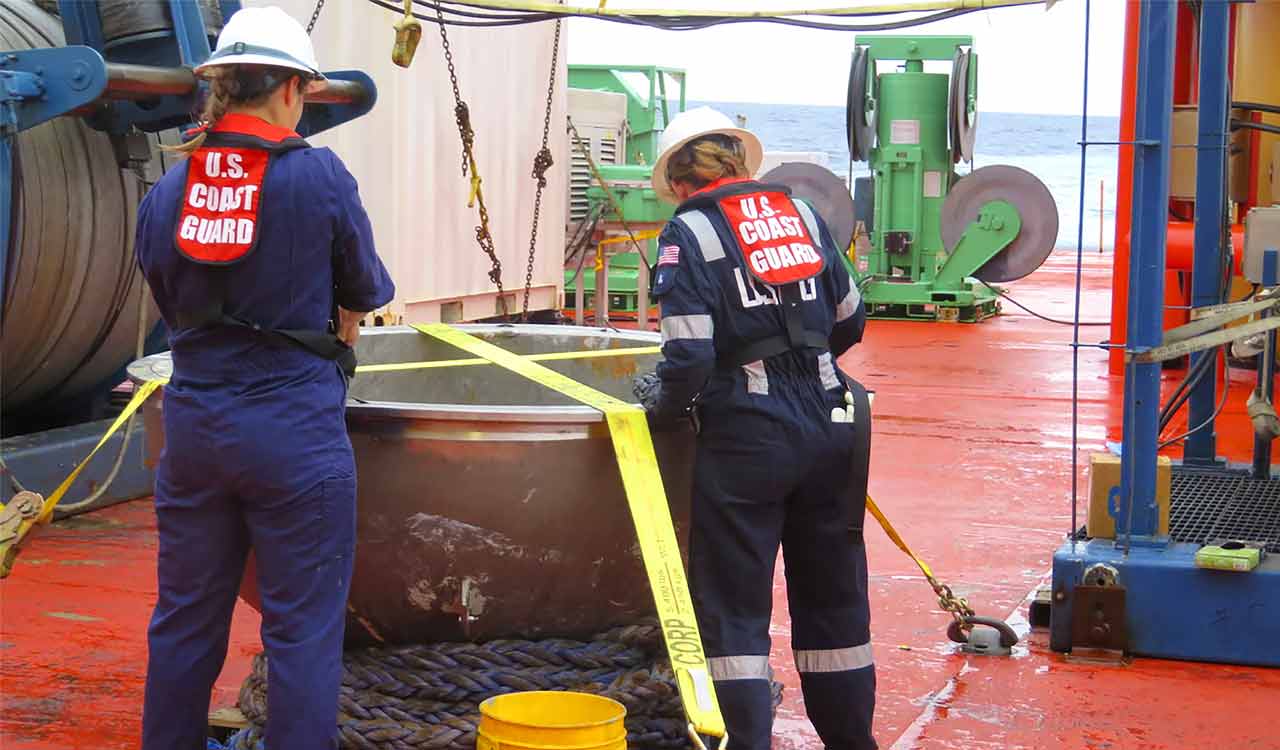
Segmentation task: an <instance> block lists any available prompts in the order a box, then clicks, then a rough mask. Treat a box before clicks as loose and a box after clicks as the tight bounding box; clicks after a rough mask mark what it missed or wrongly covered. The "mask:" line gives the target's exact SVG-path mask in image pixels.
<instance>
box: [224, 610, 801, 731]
mask: <svg viewBox="0 0 1280 750" xmlns="http://www.w3.org/2000/svg"><path fill="white" fill-rule="evenodd" d="M267 669H268V665H267V659H266V657H265V656H264V655H262V654H259V655H258V656H257V657H255V658H254V661H253V672H252V674H250V675H249V677H248V679H246V680H245V682H244V685H243V686H242V687H241V689H240V699H239V706H240V711H241V712H242V713H243V714H244V716H245V718H246V719H248V720H249V722H250V726H249V728H248V729H245V730H243V731H241V732H239V733H238V734H236V735H235V736H234V737H233V738H232V739H231V740H230V741H229V742H228V743H227V745H226V747H227V748H228V750H260V748H261V747H262V737H263V728H264V727H265V725H266V720H267ZM773 689H774V705H777V703H778V702H779V701H780V700H781V694H782V686H781V685H779V684H777V683H774V685H773ZM525 690H577V691H580V692H587V693H596V694H599V695H603V696H606V697H608V698H612V699H614V700H616V701H618V702H619V703H621V704H622V705H624V706H626V709H627V717H626V728H627V747H628V748H629V749H630V750H677V748H686V747H689V744H690V743H689V738H688V735H687V733H686V732H687V729H686V727H687V721H686V719H685V718H684V709H683V707H682V706H681V704H680V695H679V692H678V689H677V687H676V683H675V677H674V675H673V674H672V672H671V667H670V665H669V663H668V662H667V660H666V656H665V653H663V647H662V631H661V630H660V629H659V628H658V626H657V625H656V624H642V625H630V626H625V627H620V628H615V629H613V630H610V631H608V632H606V633H603V634H601V635H599V636H597V637H596V638H594V639H593V640H591V641H586V642H584V641H573V640H566V639H550V640H542V641H520V640H498V641H489V642H487V643H434V644H425V645H413V646H397V647H378V648H368V649H360V650H353V651H348V652H347V653H346V655H345V657H344V659H343V675H342V690H341V693H340V694H339V697H338V733H339V738H340V739H339V746H340V747H342V748H351V749H354V750H472V749H473V748H474V747H475V744H476V728H477V726H478V725H479V722H480V710H479V705H480V702H481V701H483V700H485V699H486V698H490V697H492V696H495V695H501V694H503V693H511V692H517V691H525Z"/></svg>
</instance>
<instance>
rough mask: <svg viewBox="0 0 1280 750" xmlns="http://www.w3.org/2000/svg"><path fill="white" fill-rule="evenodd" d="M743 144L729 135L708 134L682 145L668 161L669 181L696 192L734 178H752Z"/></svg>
mask: <svg viewBox="0 0 1280 750" xmlns="http://www.w3.org/2000/svg"><path fill="white" fill-rule="evenodd" d="M750 176H751V175H750V173H749V171H748V170H747V154H746V149H745V148H744V147H743V145H742V141H740V140H738V139H737V138H734V137H733V136H728V135H719V134H717V135H708V136H703V137H702V138H697V139H695V140H692V141H690V142H688V143H686V144H685V145H683V146H681V147H680V149H679V150H678V151H676V152H675V153H674V154H672V155H671V158H670V159H669V160H668V161H667V182H668V183H673V184H674V183H676V182H683V183H687V184H689V185H692V186H693V188H694V189H695V190H698V189H701V188H704V187H706V186H707V185H710V184H711V183H713V182H715V181H716V180H723V179H726V178H732V177H750Z"/></svg>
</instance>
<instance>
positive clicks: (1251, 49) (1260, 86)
mask: <svg viewBox="0 0 1280 750" xmlns="http://www.w3.org/2000/svg"><path fill="white" fill-rule="evenodd" d="M1236 13H1238V14H1239V15H1237V16H1236V59H1235V87H1234V90H1233V91H1232V92H1231V97H1232V98H1233V99H1235V100H1236V101H1248V102H1261V103H1263V104H1280V75H1277V74H1276V71H1277V70H1280V44H1277V40H1280V2H1275V0H1265V1H1264V2H1260V3H1253V4H1241V5H1237V6H1236ZM1262 121H1263V122H1265V123H1267V124H1270V125H1280V115H1263V118H1262ZM1260 135H1261V139H1260V144H1261V148H1260V150H1259V152H1258V153H1259V156H1258V159H1259V164H1258V203H1259V204H1260V205H1264V206H1265V205H1267V204H1269V203H1272V202H1274V201H1276V200H1280V195H1275V194H1273V191H1272V188H1271V155H1272V149H1273V148H1274V145H1275V144H1276V143H1280V138H1277V136H1275V135H1272V134H1270V133H1261V134H1260Z"/></svg>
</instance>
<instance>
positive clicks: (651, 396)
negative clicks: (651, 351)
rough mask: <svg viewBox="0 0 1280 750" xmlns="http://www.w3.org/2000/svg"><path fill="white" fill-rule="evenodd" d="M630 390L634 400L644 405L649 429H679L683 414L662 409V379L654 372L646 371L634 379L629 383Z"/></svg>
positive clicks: (657, 430) (665, 430) (659, 430)
mask: <svg viewBox="0 0 1280 750" xmlns="http://www.w3.org/2000/svg"><path fill="white" fill-rule="evenodd" d="M631 392H632V393H633V394H634V395H635V397H636V401H638V402H640V406H642V407H644V413H645V416H647V417H648V418H649V429H650V430H653V431H655V432H667V431H671V430H676V429H679V428H680V426H681V423H682V422H684V416H687V415H674V414H671V413H669V412H667V411H664V410H662V409H661V408H660V407H661V403H662V380H661V379H660V378H659V377H658V374H657V373H656V372H647V373H645V374H643V375H641V376H639V377H637V378H636V379H635V381H634V382H632V384H631Z"/></svg>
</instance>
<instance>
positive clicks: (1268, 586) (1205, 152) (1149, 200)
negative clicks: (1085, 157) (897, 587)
mask: <svg viewBox="0 0 1280 750" xmlns="http://www.w3.org/2000/svg"><path fill="white" fill-rule="evenodd" d="M1138 8H1139V12H1140V13H1141V14H1142V15H1141V22H1140V25H1139V35H1140V40H1139V49H1140V50H1141V55H1140V59H1139V61H1138V80H1137V92H1138V93H1137V96H1138V101H1137V105H1138V106H1137V117H1136V122H1135V125H1136V128H1135V140H1134V145H1135V146H1136V147H1137V148H1136V149H1135V164H1134V193H1133V201H1132V205H1131V207H1130V208H1131V210H1132V213H1133V225H1132V226H1133V229H1132V232H1133V242H1132V251H1131V255H1130V265H1129V288H1130V297H1129V306H1128V316H1129V317H1128V324H1129V326H1128V335H1127V339H1128V340H1127V341H1126V342H1124V347H1125V353H1126V359H1127V364H1126V368H1125V384H1124V428H1123V442H1122V446H1123V450H1122V456H1121V486H1120V492H1119V498H1118V512H1117V513H1116V538H1115V539H1114V540H1112V539H1092V540H1088V541H1085V540H1080V539H1078V538H1077V530H1076V529H1075V528H1074V527H1073V528H1072V529H1071V538H1070V539H1069V540H1068V541H1066V542H1065V543H1064V544H1063V545H1062V546H1061V547H1060V548H1059V549H1058V551H1057V552H1056V554H1055V555H1054V559H1053V576H1052V581H1053V582H1052V601H1053V605H1052V609H1051V619H1050V642H1051V645H1052V647H1053V648H1054V649H1055V650H1059V651H1067V650H1070V649H1071V648H1072V646H1073V638H1074V635H1073V626H1076V625H1078V623H1076V622H1073V619H1074V618H1073V615H1075V614H1077V613H1075V612H1074V611H1073V610H1074V609H1075V606H1073V605H1075V604H1076V602H1077V597H1076V593H1077V591H1076V590H1077V588H1078V587H1082V586H1085V585H1086V582H1085V581H1084V580H1083V579H1084V575H1085V572H1086V571H1088V570H1089V569H1090V568H1092V567H1094V566H1096V565H1105V566H1108V567H1109V568H1110V570H1111V571H1114V575H1115V579H1116V580H1115V582H1116V583H1117V584H1118V585H1119V588H1120V589H1121V590H1122V591H1123V598H1124V606H1123V623H1122V624H1123V627H1124V631H1125V636H1126V637H1125V640H1126V650H1127V651H1129V652H1130V653H1133V654H1138V655H1144V656H1158V657H1168V658H1177V659H1194V660H1201V661H1212V662H1231V663H1245V664H1260V665H1268V666H1280V651H1277V649H1276V648H1275V644H1276V643H1277V642H1280V559H1276V558H1269V559H1268V560H1266V561H1265V562H1264V563H1263V564H1262V565H1261V566H1260V567H1258V568H1257V569H1255V570H1254V571H1253V572H1251V573H1226V572H1220V571H1210V570H1203V569H1200V568H1198V567H1196V564H1195V553H1196V551H1197V550H1198V549H1199V545H1194V544H1183V543H1175V542H1172V541H1170V539H1169V537H1168V536H1162V535H1160V534H1159V526H1158V524H1159V509H1158V507H1157V502H1156V459H1157V450H1158V440H1159V411H1160V365H1159V363H1143V362H1138V361H1136V356H1137V355H1139V354H1141V353H1143V352H1145V351H1148V350H1150V349H1152V348H1154V347H1157V346H1159V345H1160V343H1161V340H1162V337H1163V333H1164V332H1163V325H1162V323H1163V320H1162V317H1163V315H1162V313H1163V300H1164V271H1165V239H1166V226H1167V224H1166V221H1167V218H1166V217H1167V205H1168V185H1169V148H1170V147H1169V130H1170V117H1171V111H1172V102H1173V97H1172V93H1173V60H1174V42H1175V24H1176V20H1177V15H1176V13H1177V2H1176V0H1154V1H1153V2H1143V3H1140V4H1138ZM1229 14H1230V0H1206V2H1204V3H1203V4H1202V5H1201V14H1200V68H1199V77H1200V78H1199V87H1200V101H1201V104H1200V107H1201V109H1200V112H1199V137H1198V144H1197V148H1198V149H1199V152H1198V157H1197V167H1198V169H1197V178H1196V180H1197V185H1196V189H1197V201H1196V215H1195V220H1196V226H1195V261H1194V266H1193V274H1194V277H1193V295H1194V296H1193V303H1194V305H1195V306H1202V305H1210V304H1215V303H1217V302H1219V301H1221V299H1220V296H1219V295H1220V290H1221V272H1222V271H1221V269H1222V265H1221V264H1222V259H1223V253H1225V252H1230V246H1229V245H1226V244H1225V243H1224V241H1223V234H1222V226H1223V225H1222V221H1223V210H1224V208H1225V200H1226V198H1225V194H1224V180H1223V170H1224V169H1225V164H1224V161H1223V158H1224V149H1225V148H1226V133H1225V132H1224V124H1225V122H1226V107H1227V96H1228V80H1227V53H1228V49H1227V44H1228V27H1229ZM1086 43H1087V42H1086ZM1086 86H1087V83H1086ZM1081 145H1082V147H1083V146H1086V145H1089V144H1087V143H1082V144H1081ZM1078 315H1079V300H1078V297H1077V320H1078ZM1076 344H1077V346H1079V338H1078V333H1077V336H1076ZM1200 356H1216V354H1215V353H1213V352H1206V353H1203V354H1202V355H1200ZM1215 388H1216V383H1215V380H1214V378H1212V377H1209V378H1206V382H1205V383H1203V384H1202V385H1201V386H1200V387H1199V388H1198V389H1197V391H1195V392H1193V395H1192V399H1193V400H1192V407H1191V409H1192V412H1191V417H1190V420H1191V421H1190V423H1191V424H1192V425H1203V427H1201V428H1200V429H1199V430H1197V431H1195V433H1193V437H1195V438H1196V439H1195V440H1193V441H1191V442H1189V443H1188V446H1187V462H1188V463H1206V462H1212V461H1214V460H1215V456H1214V439H1213V408H1214V405H1213V395H1214V392H1215ZM1072 450H1073V455H1074V451H1075V450H1076V445H1075V443H1074V440H1073V445H1072ZM1072 502H1073V525H1074V502H1075V498H1074V496H1073V498H1072ZM1089 583H1090V584H1091V583H1092V582H1089ZM1081 606H1083V605H1081ZM1104 616H1108V615H1104Z"/></svg>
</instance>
